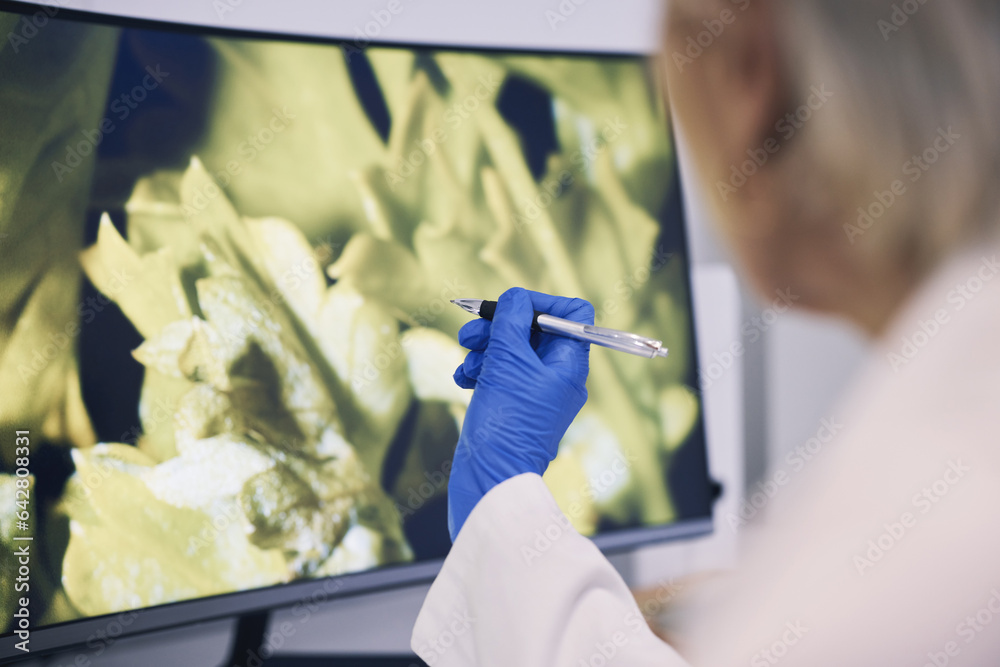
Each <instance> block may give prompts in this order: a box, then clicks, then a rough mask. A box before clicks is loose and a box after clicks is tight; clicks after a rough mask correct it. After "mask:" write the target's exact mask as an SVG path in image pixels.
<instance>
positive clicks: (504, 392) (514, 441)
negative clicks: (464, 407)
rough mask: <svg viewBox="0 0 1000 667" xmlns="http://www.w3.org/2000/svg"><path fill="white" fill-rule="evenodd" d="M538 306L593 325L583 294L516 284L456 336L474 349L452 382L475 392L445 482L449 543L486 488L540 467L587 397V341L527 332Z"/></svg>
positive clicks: (539, 471)
mask: <svg viewBox="0 0 1000 667" xmlns="http://www.w3.org/2000/svg"><path fill="white" fill-rule="evenodd" d="M536 310H537V311H539V312H543V313H549V314H550V315H555V316H556V317H562V318H564V319H568V320H573V321H575V322H584V323H586V324H593V323H594V308H593V306H591V305H590V304H589V303H587V302H586V301H584V300H582V299H565V298H561V297H554V296H548V295H546V294H539V293H537V292H529V291H527V290H523V289H520V288H514V289H511V290H508V291H507V292H505V293H504V294H503V296H501V297H500V299H499V301H498V302H497V309H496V314H495V315H494V317H493V321H492V322H489V321H487V320H482V319H480V320H473V321H472V322H469V323H468V324H466V325H465V326H464V327H462V330H461V331H460V332H459V334H458V340H459V342H460V343H461V344H462V345H463V346H465V347H467V348H468V349H470V350H472V351H471V352H469V354H468V356H467V357H466V358H465V363H463V364H462V365H461V366H459V367H458V370H457V371H455V382H456V383H458V385H459V386H460V387H462V388H464V389H475V392H474V393H473V394H472V402H471V404H470V405H469V410H468V412H467V413H466V415H465V424H464V425H463V427H462V435H461V437H459V439H458V446H457V447H456V449H455V460H454V462H453V464H452V469H451V479H450V480H449V482H448V531H449V532H450V533H451V539H452V540H453V541H454V539H455V538H456V537H457V536H458V532H459V531H460V530H461V529H462V526H463V525H464V524H465V520H466V519H467V518H468V516H469V514H470V513H471V512H472V509H473V508H474V507H475V506H476V503H478V502H479V500H480V499H481V498H482V497H483V496H484V495H486V493H487V492H488V491H489V490H490V489H492V488H493V487H494V486H496V485H497V484H499V483H501V482H503V481H505V480H507V479H510V478H511V477H516V476H517V475H520V474H523V473H528V472H533V473H537V474H539V475H541V474H542V473H544V472H545V469H546V468H548V466H549V463H550V462H551V461H552V459H554V458H555V456H556V452H557V450H558V448H559V441H560V440H561V439H562V437H563V434H564V433H565V432H566V429H567V428H569V425H570V423H571V422H572V421H573V419H574V418H575V417H576V415H577V413H578V412H579V411H580V408H582V407H583V404H584V403H586V401H587V387H586V382H587V372H588V370H589V366H590V344H589V343H583V342H580V341H576V340H572V339H569V338H564V337H561V336H552V335H549V334H542V333H538V332H532V331H531V321H532V320H533V319H534V311H536Z"/></svg>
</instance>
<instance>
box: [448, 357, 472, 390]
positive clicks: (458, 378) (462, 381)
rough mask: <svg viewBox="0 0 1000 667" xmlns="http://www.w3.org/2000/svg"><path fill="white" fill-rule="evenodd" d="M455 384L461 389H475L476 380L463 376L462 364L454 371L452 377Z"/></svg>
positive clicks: (463, 367)
mask: <svg viewBox="0 0 1000 667" xmlns="http://www.w3.org/2000/svg"><path fill="white" fill-rule="evenodd" d="M452 377H453V378H454V380H455V384H457V385H458V386H459V387H461V388H462V389H475V388H476V378H469V377H466V375H465V364H464V363H463V364H462V365H461V366H459V367H458V368H457V369H455V374H454V375H453V376H452Z"/></svg>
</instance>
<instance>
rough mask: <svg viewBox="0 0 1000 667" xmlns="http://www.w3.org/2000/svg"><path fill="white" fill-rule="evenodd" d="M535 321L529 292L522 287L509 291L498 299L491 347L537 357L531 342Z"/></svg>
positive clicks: (492, 328)
mask: <svg viewBox="0 0 1000 667" xmlns="http://www.w3.org/2000/svg"><path fill="white" fill-rule="evenodd" d="M534 319H535V309H534V307H533V306H532V305H531V298H530V297H529V296H528V291H527V290H524V289H521V288H520V287H512V288H511V289H509V290H507V291H506V292H504V293H503V294H501V295H500V298H499V299H497V309H496V312H495V313H494V314H493V326H492V327H491V328H490V343H489V347H490V348H492V347H494V346H498V347H502V348H505V349H507V350H509V351H511V352H514V353H515V354H516V355H518V356H523V355H526V353H528V352H531V356H535V355H534V350H533V349H532V347H531V342H530V340H531V322H532V320H534Z"/></svg>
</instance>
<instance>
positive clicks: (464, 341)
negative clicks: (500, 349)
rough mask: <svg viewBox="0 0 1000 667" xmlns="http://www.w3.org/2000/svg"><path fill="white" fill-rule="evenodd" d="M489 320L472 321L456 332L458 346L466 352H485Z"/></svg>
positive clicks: (488, 340) (488, 334)
mask: <svg viewBox="0 0 1000 667" xmlns="http://www.w3.org/2000/svg"><path fill="white" fill-rule="evenodd" d="M491 324H492V322H490V321H489V320H472V321H471V322H466V323H465V325H464V326H462V328H461V329H459V330H458V342H459V344H460V345H461V346H462V347H464V348H466V349H468V350H485V349H486V345H487V344H488V343H489V342H490V325H491Z"/></svg>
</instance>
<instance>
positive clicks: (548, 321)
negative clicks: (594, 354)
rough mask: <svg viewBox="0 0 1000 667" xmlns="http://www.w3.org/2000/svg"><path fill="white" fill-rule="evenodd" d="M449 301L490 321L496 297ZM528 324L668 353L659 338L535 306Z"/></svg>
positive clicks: (626, 348) (642, 352)
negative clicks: (560, 315) (546, 310)
mask: <svg viewBox="0 0 1000 667" xmlns="http://www.w3.org/2000/svg"><path fill="white" fill-rule="evenodd" d="M452 303H453V304H455V305H456V306H458V307H459V308H461V309H462V310H464V311H466V312H469V313H472V314H473V315H478V316H479V317H481V318H483V319H484V320H490V321H493V314H494V313H495V312H496V308H497V302H496V301H484V300H482V299H453V300H452ZM531 328H532V329H534V330H535V331H540V332H542V333H547V334H554V335H556V336H565V337H566V338H572V339H574V340H582V341H584V342H586V343H592V344H594V345H600V346H602V347H607V348H611V349H612V350H618V351H619V352H627V353H629V354H634V355H636V356H639V357H646V358H648V359H655V358H656V357H665V356H667V348H665V347H663V342H662V341H658V340H654V339H652V338H646V337H644V336H639V335H637V334H632V333H626V332H624V331H616V330H615V329H605V328H603V327H597V326H594V325H593V324H581V323H580V322H573V321H572V320H564V319H563V318H561V317H556V316H554V315H549V314H547V313H540V312H538V311H537V310H536V311H535V319H534V321H533V322H532V323H531Z"/></svg>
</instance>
